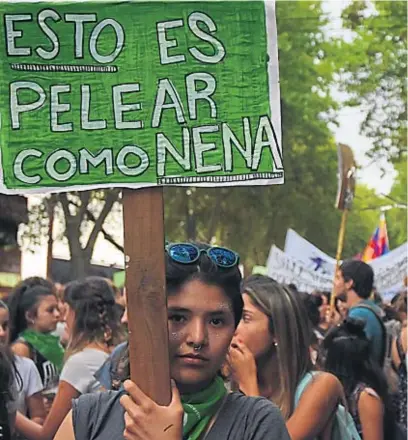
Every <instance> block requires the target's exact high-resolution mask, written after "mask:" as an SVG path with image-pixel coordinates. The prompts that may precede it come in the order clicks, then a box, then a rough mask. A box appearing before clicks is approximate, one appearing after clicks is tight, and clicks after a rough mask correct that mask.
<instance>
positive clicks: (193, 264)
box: [54, 243, 290, 440]
mask: <svg viewBox="0 0 408 440" xmlns="http://www.w3.org/2000/svg"><path fill="white" fill-rule="evenodd" d="M173 246H175V248H174V247H168V248H166V284H167V305H168V327H169V360H170V373H171V377H172V401H171V403H170V404H169V405H168V406H160V405H158V404H157V403H155V402H153V401H152V400H151V399H150V398H149V397H148V396H146V395H145V394H144V393H143V392H142V390H141V389H140V388H139V387H138V386H137V385H136V384H135V383H133V382H131V381H130V380H126V379H128V378H129V376H130V374H129V368H128V365H129V362H128V360H129V359H128V356H129V355H128V351H127V350H125V353H124V354H123V356H122V359H121V360H120V361H119V362H118V363H117V365H118V367H117V368H116V370H115V366H113V369H114V370H115V371H114V377H118V378H121V379H122V381H123V387H124V390H121V391H109V392H107V393H102V394H100V395H95V394H94V395H83V396H81V397H79V398H78V399H76V400H74V402H73V406H72V414H69V415H68V416H67V418H66V419H65V421H64V422H63V424H62V425H61V427H60V429H59V431H58V432H57V435H56V436H55V437H54V440H74V439H75V440H85V439H86V440H111V439H121V438H126V440H221V439H222V440H265V439H268V440H290V439H289V435H288V432H287V429H286V426H285V423H284V420H283V418H282V415H281V414H280V411H279V410H278V408H277V407H276V406H275V405H273V403H271V402H270V401H268V400H267V399H264V398H262V397H249V396H245V395H244V394H242V393H228V392H227V390H226V387H225V385H224V382H223V379H222V378H221V376H220V375H219V372H220V371H221V368H222V366H223V364H224V362H225V359H226V355H227V352H228V350H229V346H230V343H231V340H232V338H233V336H234V333H235V330H236V327H237V326H238V323H239V322H240V319H241V315H242V309H243V301H242V297H241V292H240V283H241V274H240V271H239V268H238V256H237V255H236V254H235V253H234V252H233V251H230V250H228V249H222V250H221V251H220V250H219V249H220V248H215V249H216V251H217V254H218V255H214V253H213V252H212V250H214V249H211V248H210V246H206V245H196V244H193V245H191V247H189V246H190V245H189V244H185V243H183V244H178V245H173ZM220 254H222V255H220ZM216 257H217V258H216ZM189 258H190V259H191V260H190V261H189ZM136 379H137V378H136Z"/></svg>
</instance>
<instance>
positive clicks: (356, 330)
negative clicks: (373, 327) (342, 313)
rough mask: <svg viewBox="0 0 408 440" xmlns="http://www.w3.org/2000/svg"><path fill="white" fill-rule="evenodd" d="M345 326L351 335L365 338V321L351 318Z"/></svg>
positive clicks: (346, 321)
mask: <svg viewBox="0 0 408 440" xmlns="http://www.w3.org/2000/svg"><path fill="white" fill-rule="evenodd" d="M344 325H345V327H346V329H347V331H348V332H349V333H350V335H354V336H359V337H365V332H364V327H365V321H364V320H363V319H359V318H350V317H349V318H347V319H346V320H345V321H344Z"/></svg>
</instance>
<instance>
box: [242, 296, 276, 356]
mask: <svg viewBox="0 0 408 440" xmlns="http://www.w3.org/2000/svg"><path fill="white" fill-rule="evenodd" d="M242 299H243V300H244V310H243V313H242V319H241V321H240V323H239V325H238V328H237V330H236V337H237V339H239V340H241V341H242V342H243V343H244V344H245V345H246V346H247V347H248V349H249V350H250V351H251V353H252V354H253V355H254V357H255V359H256V360H259V359H260V358H261V357H262V356H263V355H265V354H266V353H268V352H269V351H270V349H271V348H272V346H273V342H274V340H273V337H272V335H271V332H270V331H269V318H268V316H266V315H265V313H263V312H262V311H261V310H260V309H259V308H258V307H257V306H255V305H254V303H253V302H252V300H251V297H250V296H249V295H248V294H247V293H244V294H243V295H242Z"/></svg>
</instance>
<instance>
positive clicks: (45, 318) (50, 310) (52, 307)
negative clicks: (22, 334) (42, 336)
mask: <svg viewBox="0 0 408 440" xmlns="http://www.w3.org/2000/svg"><path fill="white" fill-rule="evenodd" d="M59 317H60V312H59V309H58V301H57V298H56V297H55V296H54V295H47V296H43V297H42V298H41V299H40V302H39V304H38V308H37V313H36V315H35V317H34V318H33V319H32V322H33V325H32V328H34V329H35V330H36V331H37V332H39V333H50V332H53V331H54V330H55V329H56V327H57V323H58V320H59Z"/></svg>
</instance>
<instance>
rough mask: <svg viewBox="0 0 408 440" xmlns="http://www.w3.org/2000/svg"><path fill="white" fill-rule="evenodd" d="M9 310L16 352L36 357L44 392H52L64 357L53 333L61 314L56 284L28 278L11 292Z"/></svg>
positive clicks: (34, 360)
mask: <svg viewBox="0 0 408 440" xmlns="http://www.w3.org/2000/svg"><path fill="white" fill-rule="evenodd" d="M9 310H10V322H11V328H10V342H11V348H12V350H13V352H14V354H15V355H17V356H22V357H28V358H30V359H32V360H33V362H34V364H35V365H36V367H37V369H38V372H39V373H40V376H41V380H42V382H43V386H44V393H49V395H53V394H54V393H55V390H56V388H57V387H58V380H59V374H60V372H61V369H62V363H63V358H64V350H63V348H62V346H61V345H60V343H59V339H58V338H57V337H55V336H53V335H52V334H51V332H53V331H54V330H55V328H56V326H57V323H58V320H59V318H60V312H59V309H58V300H57V297H56V295H55V289H54V286H53V284H52V283H51V282H50V281H48V280H45V279H43V278H40V277H32V278H27V279H26V280H24V281H23V282H22V283H21V284H20V285H18V286H17V287H16V288H15V290H14V291H13V292H12V294H11V295H10V298H9Z"/></svg>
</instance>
